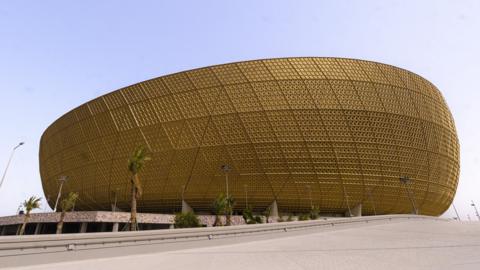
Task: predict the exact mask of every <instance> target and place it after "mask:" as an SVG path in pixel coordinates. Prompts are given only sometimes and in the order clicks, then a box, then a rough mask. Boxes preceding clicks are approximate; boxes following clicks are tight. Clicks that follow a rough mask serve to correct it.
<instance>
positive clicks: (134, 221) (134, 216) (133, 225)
mask: <svg viewBox="0 0 480 270" xmlns="http://www.w3.org/2000/svg"><path fill="white" fill-rule="evenodd" d="M134 177H135V176H133V177H132V204H131V210H130V231H136V230H137V190H136V187H135V181H134Z"/></svg>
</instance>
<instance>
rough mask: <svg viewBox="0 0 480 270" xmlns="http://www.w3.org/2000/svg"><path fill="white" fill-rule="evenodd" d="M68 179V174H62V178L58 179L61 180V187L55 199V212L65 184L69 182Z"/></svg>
mask: <svg viewBox="0 0 480 270" xmlns="http://www.w3.org/2000/svg"><path fill="white" fill-rule="evenodd" d="M67 180H68V177H67V176H61V177H60V179H58V181H60V188H59V189H58V195H57V200H56V201H55V207H54V208H53V212H57V206H58V201H59V200H60V196H61V195H62V188H63V184H64V183H65V182H67Z"/></svg>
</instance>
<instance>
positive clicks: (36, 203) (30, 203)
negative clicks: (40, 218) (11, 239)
mask: <svg viewBox="0 0 480 270" xmlns="http://www.w3.org/2000/svg"><path fill="white" fill-rule="evenodd" d="M40 200H41V198H37V197H35V196H32V197H30V198H29V199H28V200H26V201H24V202H23V207H24V208H25V211H26V213H25V218H24V219H23V224H22V227H21V228H20V232H19V233H18V234H19V235H23V234H24V233H25V228H26V227H27V223H28V220H29V219H30V212H31V211H32V210H34V209H38V208H40Z"/></svg>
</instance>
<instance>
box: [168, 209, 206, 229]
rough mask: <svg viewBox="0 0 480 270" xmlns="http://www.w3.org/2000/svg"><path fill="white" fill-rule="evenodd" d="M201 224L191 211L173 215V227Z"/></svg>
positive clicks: (193, 226) (189, 226) (190, 226)
mask: <svg viewBox="0 0 480 270" xmlns="http://www.w3.org/2000/svg"><path fill="white" fill-rule="evenodd" d="M201 226H202V225H201V224H200V220H199V219H198V217H197V215H195V214H194V213H193V212H187V213H178V214H176V215H175V228H197V227H201Z"/></svg>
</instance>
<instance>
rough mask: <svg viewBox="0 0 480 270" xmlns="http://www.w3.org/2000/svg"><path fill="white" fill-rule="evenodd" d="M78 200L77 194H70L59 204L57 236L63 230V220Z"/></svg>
mask: <svg viewBox="0 0 480 270" xmlns="http://www.w3.org/2000/svg"><path fill="white" fill-rule="evenodd" d="M77 199H78V193H76V192H70V193H68V195H67V197H66V198H64V199H63V200H62V201H61V202H60V207H62V213H61V214H60V221H59V222H58V224H57V234H61V233H62V230H63V220H64V219H65V215H66V214H67V212H68V211H70V210H72V209H73V207H74V206H75V203H76V202H77Z"/></svg>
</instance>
